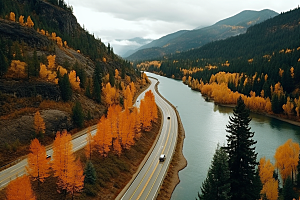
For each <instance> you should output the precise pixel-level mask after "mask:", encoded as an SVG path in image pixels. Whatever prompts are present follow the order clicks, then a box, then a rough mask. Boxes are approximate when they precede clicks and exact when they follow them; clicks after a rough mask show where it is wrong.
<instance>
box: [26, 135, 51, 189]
mask: <svg viewBox="0 0 300 200" xmlns="http://www.w3.org/2000/svg"><path fill="white" fill-rule="evenodd" d="M29 150H30V152H31V153H29V154H28V158H27V162H28V166H26V170H27V172H28V174H29V175H30V176H31V177H32V178H33V180H34V181H35V180H37V181H38V188H39V187H40V183H42V182H44V181H45V178H47V177H48V176H49V168H50V165H49V161H48V159H47V154H46V149H45V147H44V146H42V145H41V144H40V142H39V140H38V139H34V140H32V142H31V144H30V149H29Z"/></svg>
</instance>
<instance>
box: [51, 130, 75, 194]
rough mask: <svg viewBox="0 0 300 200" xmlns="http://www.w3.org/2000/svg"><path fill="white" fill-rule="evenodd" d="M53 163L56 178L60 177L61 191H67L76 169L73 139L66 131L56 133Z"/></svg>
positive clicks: (59, 185) (58, 183)
mask: <svg viewBox="0 0 300 200" xmlns="http://www.w3.org/2000/svg"><path fill="white" fill-rule="evenodd" d="M52 157H53V163H52V169H53V170H54V176H55V177H58V182H57V185H58V187H59V188H60V189H62V190H66V189H67V187H68V180H69V179H70V178H71V177H72V175H73V174H72V173H73V168H74V164H73V163H74V161H75V158H74V155H73V144H72V137H71V135H70V134H68V133H67V131H66V130H64V131H62V133H61V134H60V132H59V131H58V132H57V133H56V137H55V140H54V142H53V156H52Z"/></svg>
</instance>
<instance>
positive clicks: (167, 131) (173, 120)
mask: <svg viewBox="0 0 300 200" xmlns="http://www.w3.org/2000/svg"><path fill="white" fill-rule="evenodd" d="M149 79H150V80H151V85H150V87H149V88H148V89H149V90H152V92H153V94H154V96H155V101H156V104H157V106H158V107H159V108H160V109H161V111H162V120H163V122H162V123H163V124H162V129H161V133H160V136H159V139H158V140H157V143H156V145H155V147H154V148H153V151H152V152H151V154H150V156H149V158H148V160H147V161H146V163H145V164H144V166H143V168H142V169H141V170H140V172H139V173H138V174H137V176H136V177H135V179H134V181H133V182H132V183H130V186H129V187H128V189H127V191H126V192H125V193H124V195H123V196H122V197H121V199H122V200H138V199H142V200H146V199H155V198H156V196H157V194H158V191H159V189H160V186H161V184H162V182H163V179H164V177H165V175H166V173H167V170H168V167H169V164H170V162H171V160H172V155H173V153H174V150H175V146H176V141H177V133H178V122H177V116H176V113H175V110H174V109H173V108H172V107H171V106H170V105H169V104H168V103H167V102H166V101H165V100H163V99H162V98H161V97H160V96H159V95H158V94H157V93H156V91H155V84H156V83H157V80H156V79H153V78H149ZM146 91H147V90H146ZM146 91H145V92H146ZM139 99H140V98H138V100H139ZM138 100H137V101H138ZM137 103H139V102H137ZM168 117H170V119H168ZM161 154H165V155H166V160H165V161H164V162H159V156H160V155H161Z"/></svg>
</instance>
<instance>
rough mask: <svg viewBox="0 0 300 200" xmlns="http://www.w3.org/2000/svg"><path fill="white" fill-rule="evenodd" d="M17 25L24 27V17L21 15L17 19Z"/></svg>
mask: <svg viewBox="0 0 300 200" xmlns="http://www.w3.org/2000/svg"><path fill="white" fill-rule="evenodd" d="M19 23H20V24H21V26H24V25H25V24H24V16H23V15H21V16H20V17H19Z"/></svg>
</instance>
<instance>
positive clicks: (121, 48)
mask: <svg viewBox="0 0 300 200" xmlns="http://www.w3.org/2000/svg"><path fill="white" fill-rule="evenodd" d="M151 41H152V39H144V38H141V37H135V38H131V39H116V40H115V41H113V42H112V43H111V45H112V46H113V47H114V50H115V52H116V53H117V54H119V55H120V56H121V57H123V58H125V57H128V56H130V55H131V54H133V53H134V52H135V49H138V48H139V47H141V46H143V45H145V44H148V43H150V42H151Z"/></svg>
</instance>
